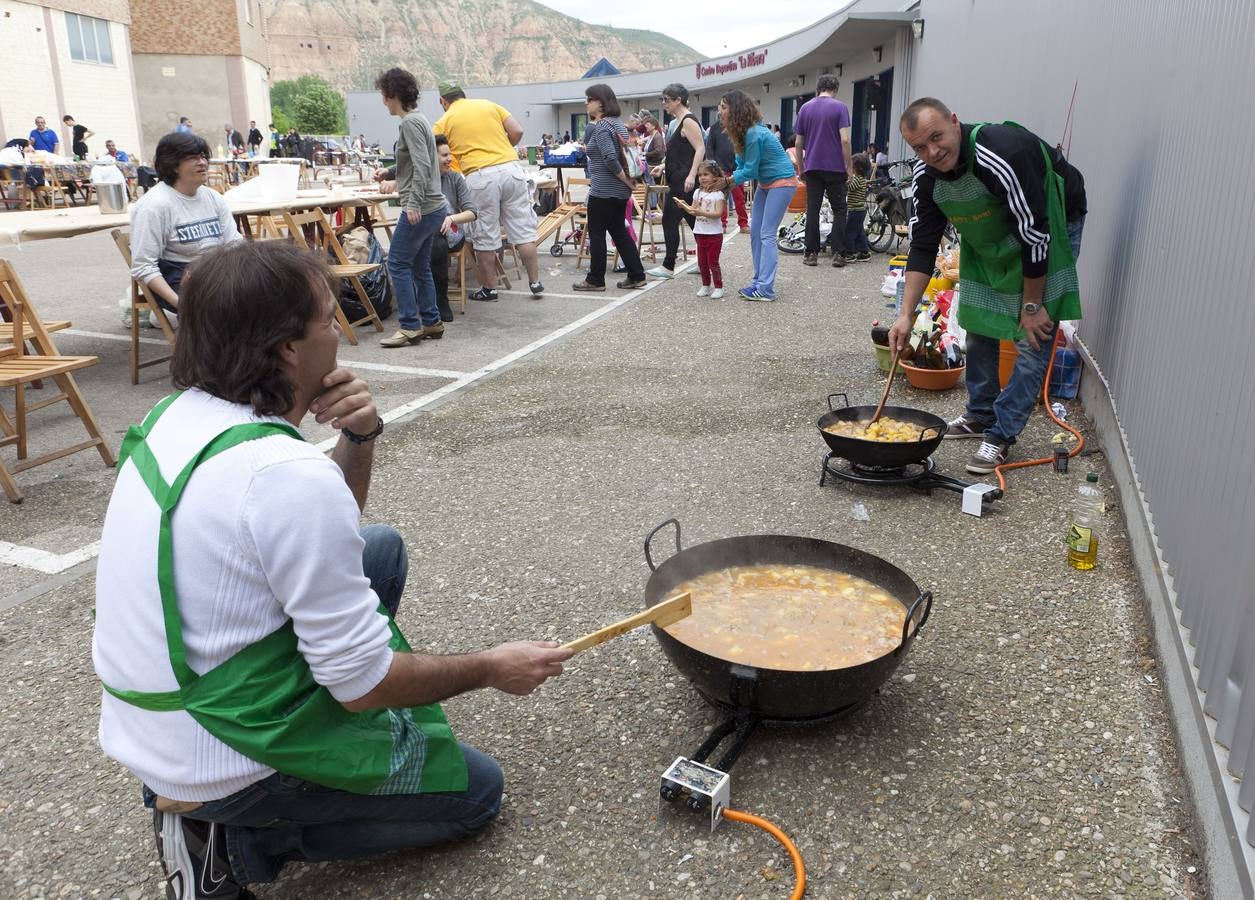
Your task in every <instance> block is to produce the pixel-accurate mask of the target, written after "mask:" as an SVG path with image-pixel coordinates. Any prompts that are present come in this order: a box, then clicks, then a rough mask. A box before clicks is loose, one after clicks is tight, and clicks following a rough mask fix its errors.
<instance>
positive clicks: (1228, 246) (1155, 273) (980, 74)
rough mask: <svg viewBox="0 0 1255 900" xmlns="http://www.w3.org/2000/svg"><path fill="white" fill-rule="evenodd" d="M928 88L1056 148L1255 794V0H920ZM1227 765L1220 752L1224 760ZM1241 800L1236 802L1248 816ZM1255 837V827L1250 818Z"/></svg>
mask: <svg viewBox="0 0 1255 900" xmlns="http://www.w3.org/2000/svg"><path fill="white" fill-rule="evenodd" d="M919 15H920V16H921V18H923V19H924V20H925V32H924V37H923V40H922V41H920V42H919V43H918V45H917V48H916V54H915V59H914V66H915V71H914V79H913V83H912V85H911V88H910V90H911V92H912V94H913V95H914V96H920V95H933V96H937V97H940V98H941V99H943V100H945V101H946V102H947V103H948V104H950V105H951V106H952V108H953V109H954V110H955V111H956V112H957V113H958V114H959V117H960V118H961V119H964V120H966V121H980V120H994V121H998V120H1002V119H1013V120H1015V121H1018V122H1020V123H1021V124H1022V125H1025V126H1027V127H1028V128H1031V129H1032V130H1034V131H1035V132H1037V133H1038V134H1039V135H1041V136H1042V137H1043V138H1045V139H1047V140H1049V141H1050V142H1052V143H1054V142H1056V141H1058V140H1059V139H1060V138H1061V137H1062V135H1063V129H1064V122H1065V119H1066V118H1067V114H1068V107H1069V103H1070V101H1071V98H1072V94H1073V88H1074V86H1075V89H1076V101H1075V107H1074V108H1073V112H1072V129H1073V136H1072V140H1071V159H1072V161H1073V162H1074V163H1076V165H1077V166H1078V167H1079V168H1080V169H1081V171H1082V172H1083V173H1084V174H1085V179H1086V183H1087V185H1088V194H1089V217H1088V219H1087V221H1086V226H1085V238H1084V252H1083V253H1082V254H1081V262H1080V270H1081V283H1082V294H1083V299H1084V310H1085V320H1084V322H1083V323H1082V325H1081V332H1080V333H1081V337H1082V339H1083V340H1084V341H1085V343H1086V345H1087V346H1088V347H1089V348H1090V350H1091V352H1092V354H1093V355H1094V357H1095V359H1096V360H1097V362H1098V364H1099V366H1100V367H1101V368H1102V371H1103V373H1104V374H1105V375H1106V377H1107V379H1108V380H1109V382H1110V385H1111V389H1112V394H1113V397H1114V400H1115V406H1116V410H1117V413H1118V415H1119V417H1120V421H1121V423H1122V425H1123V427H1124V429H1125V431H1126V432H1127V434H1128V440H1129V446H1130V448H1131V451H1132V455H1133V463H1134V465H1135V466H1136V469H1137V472H1138V475H1139V477H1140V481H1141V486H1142V489H1143V490H1144V492H1145V494H1146V497H1147V499H1148V502H1149V504H1150V508H1151V511H1152V515H1153V518H1154V523H1155V527H1156V536H1157V539H1158V542H1159V545H1160V547H1161V550H1162V552H1163V555H1164V558H1165V559H1166V560H1167V562H1168V565H1169V575H1170V577H1171V584H1172V585H1173V586H1174V587H1175V591H1176V594H1177V597H1178V608H1179V609H1178V611H1179V615H1180V621H1181V623H1182V624H1183V625H1184V626H1185V627H1186V628H1188V629H1189V635H1190V642H1191V643H1192V644H1193V645H1194V646H1193V654H1194V662H1195V665H1196V667H1197V669H1196V672H1195V675H1196V677H1197V684H1198V687H1199V688H1200V689H1201V690H1202V691H1203V692H1204V701H1203V706H1204V710H1205V712H1206V713H1207V714H1208V715H1210V716H1212V717H1214V718H1215V720H1216V736H1217V740H1218V741H1219V742H1220V743H1221V744H1222V745H1223V746H1224V747H1226V748H1228V751H1229V752H1228V755H1227V756H1228V758H1227V765H1228V768H1229V771H1230V772H1231V773H1232V774H1233V775H1235V776H1238V777H1241V776H1243V775H1244V774H1245V773H1247V769H1248V767H1251V771H1250V773H1249V774H1250V776H1251V777H1247V778H1245V779H1243V781H1242V784H1241V789H1240V792H1239V805H1240V806H1241V807H1242V809H1243V810H1245V812H1246V813H1249V812H1250V811H1251V809H1252V805H1253V803H1255V601H1253V597H1255V591H1253V590H1252V585H1255V454H1253V453H1252V450H1253V449H1255V399H1253V398H1255V160H1252V148H1253V147H1255V116H1252V114H1251V111H1252V105H1253V98H1255V53H1253V52H1252V47H1255V41H1253V38H1255V33H1253V32H1255V3H1253V2H1251V0H1197V2H1194V3H1180V2H1178V0H1033V2H1029V0H1021V2H1006V0H1003V2H992V0H923V2H922V4H921V8H920V13H919ZM1221 756H1222V757H1223V756H1224V754H1221ZM1236 813H1237V811H1236V810H1235V814H1236ZM1237 819H1238V821H1239V822H1240V823H1241V824H1240V827H1241V828H1243V829H1245V832H1246V834H1245V836H1246V839H1247V841H1248V842H1250V843H1252V844H1255V819H1252V818H1249V817H1248V816H1246V815H1245V814H1240V815H1237Z"/></svg>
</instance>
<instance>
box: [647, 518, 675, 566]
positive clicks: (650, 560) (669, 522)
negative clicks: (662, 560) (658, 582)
mask: <svg viewBox="0 0 1255 900" xmlns="http://www.w3.org/2000/svg"><path fill="white" fill-rule="evenodd" d="M668 525H674V526H675V552H676V553H679V552H680V520H679V519H667V521H665V522H663V523H662V524H661V525H659V526H657V527H656V528H654V530H653V531H651V532H650V533H649V534H647V535H646V536H645V562H647V563H649V571H651V572H656V571H658V567H657V566H655V565H654V556H653V554H652V553H651V552H650V544H651V543H652V542H653V540H654V535H656V534H657V533H658V532H660V531H662V529H664V528H666V527H667V526H668Z"/></svg>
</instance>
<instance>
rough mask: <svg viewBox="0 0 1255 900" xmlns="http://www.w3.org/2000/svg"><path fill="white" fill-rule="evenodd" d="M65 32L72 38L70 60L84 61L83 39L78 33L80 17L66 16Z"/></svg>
mask: <svg viewBox="0 0 1255 900" xmlns="http://www.w3.org/2000/svg"><path fill="white" fill-rule="evenodd" d="M65 30H66V32H67V33H68V34H69V36H70V59H77V60H82V58H83V38H82V37H81V36H80V35H79V32H78V16H76V15H74V13H66V14H65Z"/></svg>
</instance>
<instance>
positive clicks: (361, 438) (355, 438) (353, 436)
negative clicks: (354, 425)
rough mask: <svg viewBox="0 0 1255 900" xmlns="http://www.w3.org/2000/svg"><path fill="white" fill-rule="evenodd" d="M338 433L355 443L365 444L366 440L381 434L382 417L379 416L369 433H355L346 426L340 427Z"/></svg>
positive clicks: (371, 439)
mask: <svg viewBox="0 0 1255 900" xmlns="http://www.w3.org/2000/svg"><path fill="white" fill-rule="evenodd" d="M340 433H341V434H342V435H344V436H345V437H346V438H348V439H349V440H350V441H352V442H353V443H355V444H365V443H366V442H367V441H373V440H374V439H375V438H377V437H379V435H381V434H383V417H382V416H380V417H379V423H378V424H377V425H375V430H374V431H372V432H370V433H369V434H357V433H356V432H353V431H349V430H348V429H347V428H341V429H340Z"/></svg>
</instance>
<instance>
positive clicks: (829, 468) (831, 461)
mask: <svg viewBox="0 0 1255 900" xmlns="http://www.w3.org/2000/svg"><path fill="white" fill-rule="evenodd" d="M936 468H937V464H936V463H935V462H933V458H932V457H931V456H930V457H928V458H926V459H925V460H924V461H923V462H920V463H907V464H906V465H903V466H891V467H883V468H882V467H880V466H861V465H858V464H857V463H852V462H847V461H846V460H844V459H842V458H841V457H839V456H837V455H836V454H835V453H833V452H832V451H828V452H827V453H825V454H824V465H823V468H822V470H821V471H820V473H819V484H820V486H821V487H822V486H823V485H824V484H825V483H826V482H827V481H828V476H829V475H831V476H832V477H833V478H840V479H841V480H842V481H849V482H853V483H854V484H865V485H872V486H880V485H909V486H911V487H913V488H915V489H916V490H919V491H923V492H924V493H925V494H929V495H931V494H932V492H933V489H934V488H944V489H945V490H947V491H954V492H955V493H958V494H962V495H963V512H965V513H968V514H969V515H973V516H978V517H979V516H980V515H981V513H982V512H983V511H984V507H985V504H987V503H990V502H991V501H994V500H1000V499H1001V498H1002V490H1001V489H999V488H996V487H994V486H992V485H988V484H984V483H983V482H977V483H975V484H973V483H971V482H967V481H960V480H959V479H957V478H951V477H950V476H949V475H939V474H937V472H936Z"/></svg>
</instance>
